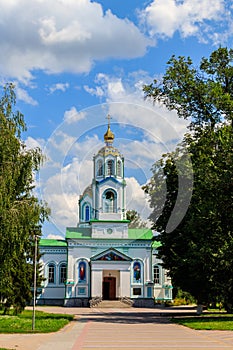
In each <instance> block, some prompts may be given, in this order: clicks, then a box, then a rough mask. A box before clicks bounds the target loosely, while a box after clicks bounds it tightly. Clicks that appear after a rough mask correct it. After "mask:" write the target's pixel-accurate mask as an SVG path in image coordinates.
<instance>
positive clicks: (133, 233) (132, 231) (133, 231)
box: [128, 228, 153, 239]
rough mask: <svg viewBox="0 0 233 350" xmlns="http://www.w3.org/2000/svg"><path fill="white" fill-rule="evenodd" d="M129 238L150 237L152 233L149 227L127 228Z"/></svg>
mask: <svg viewBox="0 0 233 350" xmlns="http://www.w3.org/2000/svg"><path fill="white" fill-rule="evenodd" d="M128 235H129V239H152V237H153V233H152V230H151V229H150V228H129V230H128Z"/></svg>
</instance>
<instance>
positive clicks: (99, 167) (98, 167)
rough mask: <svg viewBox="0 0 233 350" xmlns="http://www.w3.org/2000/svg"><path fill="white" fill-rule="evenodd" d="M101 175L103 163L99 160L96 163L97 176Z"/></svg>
mask: <svg viewBox="0 0 233 350" xmlns="http://www.w3.org/2000/svg"><path fill="white" fill-rule="evenodd" d="M102 175H103V161H102V160H101V159H99V160H98V162H97V176H102Z"/></svg>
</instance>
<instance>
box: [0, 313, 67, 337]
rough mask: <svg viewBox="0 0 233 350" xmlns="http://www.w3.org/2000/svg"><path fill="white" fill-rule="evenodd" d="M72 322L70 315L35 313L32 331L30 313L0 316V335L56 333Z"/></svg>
mask: <svg viewBox="0 0 233 350" xmlns="http://www.w3.org/2000/svg"><path fill="white" fill-rule="evenodd" d="M72 320H73V316H72V315H63V314H50V313H45V312H42V311H36V329H35V331H32V311H29V310H26V311H23V312H22V313H21V314H20V315H18V316H14V315H12V314H11V315H10V316H3V315H0V333H34V332H35V333H50V332H56V331H58V330H59V329H61V328H63V327H64V326H65V325H67V324H68V323H69V322H70V321H72Z"/></svg>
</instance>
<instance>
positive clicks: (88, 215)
mask: <svg viewBox="0 0 233 350" xmlns="http://www.w3.org/2000/svg"><path fill="white" fill-rule="evenodd" d="M85 221H90V206H89V205H88V204H87V205H86V206H85Z"/></svg>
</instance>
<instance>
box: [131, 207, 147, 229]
mask: <svg viewBox="0 0 233 350" xmlns="http://www.w3.org/2000/svg"><path fill="white" fill-rule="evenodd" d="M126 219H127V220H130V223H129V228H145V227H146V222H144V221H143V220H142V219H141V217H140V214H139V213H138V212H137V211H136V210H127V212H126Z"/></svg>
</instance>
